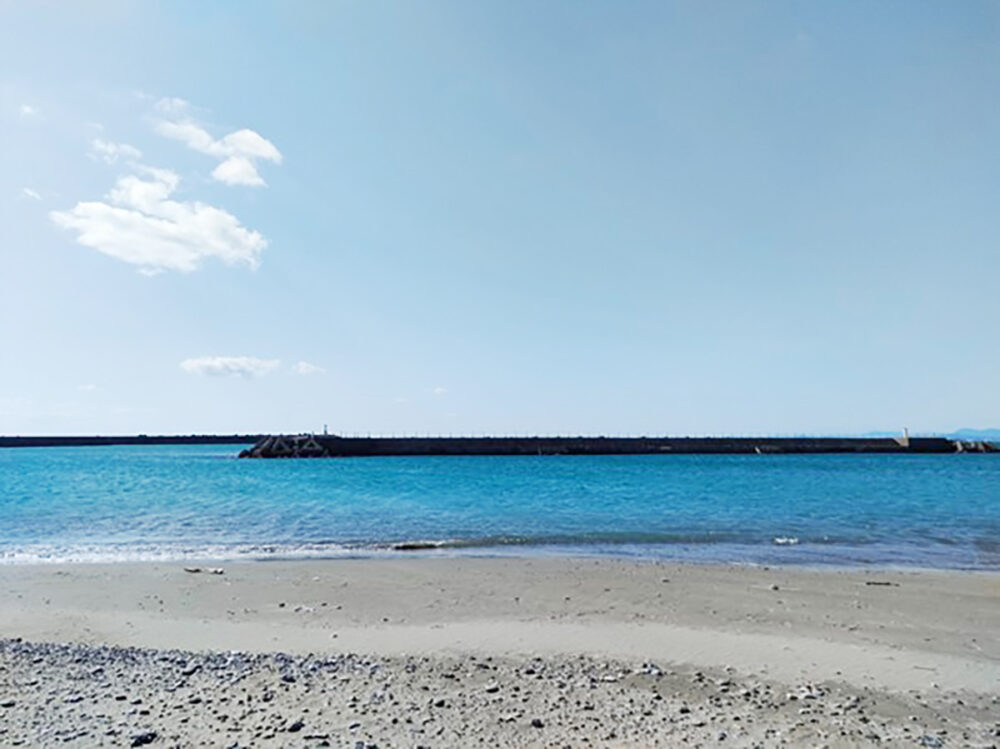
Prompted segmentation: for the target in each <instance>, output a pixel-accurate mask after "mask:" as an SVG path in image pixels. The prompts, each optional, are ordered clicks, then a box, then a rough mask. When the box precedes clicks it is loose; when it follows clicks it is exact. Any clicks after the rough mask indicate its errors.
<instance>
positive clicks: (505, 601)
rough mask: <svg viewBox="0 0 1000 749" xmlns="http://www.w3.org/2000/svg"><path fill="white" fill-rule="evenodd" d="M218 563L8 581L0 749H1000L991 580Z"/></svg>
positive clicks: (744, 570) (999, 665)
mask: <svg viewBox="0 0 1000 749" xmlns="http://www.w3.org/2000/svg"><path fill="white" fill-rule="evenodd" d="M216 564H217V563H208V564H201V565H198V566H199V567H201V569H202V571H200V572H187V571H185V569H184V567H185V565H181V564H116V565H67V566H56V565H37V566H6V567H0V637H2V638H10V639H7V640H5V641H3V643H2V644H0V743H7V744H16V743H23V744H28V745H41V746H47V745H52V744H53V743H56V742H62V741H64V740H67V741H73V740H75V741H76V743H78V744H79V745H81V746H90V745H96V744H104V743H106V744H109V745H131V744H134V745H137V746H138V745H142V743H144V742H147V741H148V742H149V743H151V745H164V746H170V745H179V746H188V745H192V744H197V743H200V742H204V743H205V744H206V745H221V746H233V745H238V746H249V745H258V744H266V745H274V746H286V745H287V746H317V745H332V746H351V747H356V746H371V745H376V746H411V747H412V746H418V745H423V746H464V745H473V744H475V745H484V746H493V745H539V746H565V745H570V746H581V745H622V746H636V745H639V746H645V745H661V746H673V745H678V744H682V743H687V744H692V745H696V744H713V745H715V744H718V743H719V742H724V743H723V744H721V745H723V746H776V745H780V744H791V745H802V746H823V745H830V746H855V745H866V744H875V743H880V744H881V745H893V744H899V745H904V746H993V745H996V744H997V743H998V742H1000V635H998V633H1000V575H998V574H995V573H963V572H939V571H906V572H900V571H893V572H889V571H863V570H850V571H838V570H819V571H814V570H803V569H790V568H784V567H774V568H770V569H768V568H754V567H737V566H696V565H671V564H657V563H646V562H642V563H638V562H626V561H617V560H606V559H605V560H594V559H475V558H463V559H434V558H410V559H381V560H328V561H300V562H241V563H222V567H223V568H224V573H223V574H212V573H211V572H210V571H209V568H210V567H212V566H215V565H216ZM186 566H188V567H190V566H191V565H190V564H188V565H186ZM13 638H20V639H21V641H17V640H15V639H13ZM45 643H72V644H73V645H47V644H45ZM232 651H238V653H233V652H232ZM213 652H214V653H215V655H211V653H213ZM199 653H200V654H199ZM267 653H272V655H264V654H267ZM350 653H355V654H357V653H360V654H362V655H360V656H349V655H345V654H350ZM275 654H277V655H275ZM281 654H286V655H281ZM299 724H301V725H299Z"/></svg>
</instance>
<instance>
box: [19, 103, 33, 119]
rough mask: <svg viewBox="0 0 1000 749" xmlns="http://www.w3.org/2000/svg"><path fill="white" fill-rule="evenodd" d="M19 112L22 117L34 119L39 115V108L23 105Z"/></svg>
mask: <svg viewBox="0 0 1000 749" xmlns="http://www.w3.org/2000/svg"><path fill="white" fill-rule="evenodd" d="M17 112H18V114H20V115H21V116H22V117H34V116H35V115H37V114H38V108H37V107H33V106H31V105H30V104H22V105H21V106H19V107H18V108H17Z"/></svg>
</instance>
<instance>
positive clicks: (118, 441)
mask: <svg viewBox="0 0 1000 749" xmlns="http://www.w3.org/2000/svg"><path fill="white" fill-rule="evenodd" d="M261 438H262V435H259V434H183V435H176V434H174V435H147V434H135V435H118V436H115V435H91V436H64V437H60V436H37V437H30V436H28V437H21V436H11V437H3V436H0V447H100V446H104V445H252V444H255V443H256V442H258V441H259V440H260V439H261Z"/></svg>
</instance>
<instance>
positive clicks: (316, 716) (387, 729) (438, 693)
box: [0, 639, 997, 749]
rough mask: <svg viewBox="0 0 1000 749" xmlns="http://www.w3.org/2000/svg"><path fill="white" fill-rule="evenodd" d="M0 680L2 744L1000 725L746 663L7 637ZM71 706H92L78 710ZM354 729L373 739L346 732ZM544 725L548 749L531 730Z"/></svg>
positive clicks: (922, 699) (649, 738)
mask: <svg viewBox="0 0 1000 749" xmlns="http://www.w3.org/2000/svg"><path fill="white" fill-rule="evenodd" d="M484 671H485V672H486V673H483V672H484ZM182 672H188V673H187V674H186V676H185V678H184V679H182V680H181V681H180V682H178V681H177V678H178V675H179V674H180V673H182ZM0 674H2V675H3V679H4V681H3V684H4V687H3V688H4V689H5V690H6V689H8V688H10V686H9V685H14V687H13V688H16V689H17V690H18V692H17V694H18V698H17V700H16V702H15V700H14V699H11V698H9V697H7V696H3V695H0V707H2V708H4V709H5V710H6V712H2V713H0V715H2V717H3V720H0V744H2V745H4V746H7V745H23V746H55V745H59V744H62V743H63V742H64V740H69V741H74V740H75V741H76V742H77V743H79V744H80V745H81V746H82V745H94V744H100V743H102V742H104V743H108V744H117V745H124V746H129V745H132V746H144V745H146V744H149V743H153V744H156V745H159V744H161V743H162V744H163V745H164V746H167V745H171V746H194V745H199V744H200V745H213V746H230V747H248V746H258V745H267V744H269V743H278V744H280V743H289V744H290V745H291V741H290V740H291V739H292V735H293V734H294V735H295V738H296V740H299V741H301V740H302V739H305V740H306V743H307V745H311V746H317V745H323V744H324V743H325V744H326V745H329V744H334V745H338V746H357V745H361V746H364V747H365V749H370V747H372V746H375V745H380V746H397V745H399V746H416V745H418V742H419V745H424V746H427V745H433V746H448V745H456V741H458V737H462V741H463V744H465V745H480V746H500V745H522V744H525V743H528V744H532V743H538V742H539V740H540V738H542V737H544V738H545V743H547V744H550V745H552V746H564V745H567V744H568V745H572V746H582V745H585V744H590V745H594V744H601V743H602V742H604V743H611V744H614V745H621V746H650V745H671V746H676V745H681V744H687V745H702V746H707V745H709V744H711V743H713V742H715V741H718V742H722V741H725V742H726V744H727V745H728V744H732V745H734V746H751V745H754V744H755V743H757V744H759V743H761V742H762V741H763V743H766V744H767V745H769V746H770V745H772V744H776V743H780V741H782V740H785V741H787V742H788V743H791V744H794V745H803V746H822V745H846V746H853V745H859V744H864V743H865V742H866V741H868V740H869V739H866V737H870V736H874V735H875V733H876V732H877V734H878V736H879V739H880V740H881V741H882V742H883V743H884V744H888V745H910V746H915V745H917V746H923V747H925V748H926V747H930V748H931V749H935V748H940V747H943V746H945V744H946V739H947V744H948V745H950V744H951V743H955V744H956V745H979V746H989V745H991V744H994V743H995V742H996V737H995V736H993V733H992V732H993V731H994V729H996V728H997V726H994V725H993V724H990V725H985V724H980V723H977V722H976V721H975V720H974V717H975V716H977V715H979V716H981V715H986V714H993V712H995V708H996V704H995V703H991V702H990V700H991V699H992V697H991V696H988V695H987V696H977V695H975V694H961V695H959V694H956V693H954V692H948V691H946V690H939V691H937V692H931V693H920V694H916V693H915V694H914V695H911V696H906V695H893V694H888V693H882V692H877V691H865V692H863V694H864V695H865V696H864V700H863V707H862V700H861V699H860V698H859V696H858V695H859V694H862V692H860V691H859V690H852V689H851V688H849V687H846V686H845V685H843V684H840V685H838V684H836V683H830V684H827V683H824V684H823V685H822V686H820V685H818V684H812V683H798V684H794V683H793V684H785V685H783V686H782V685H780V684H778V683H775V682H768V681H764V680H762V679H760V678H759V677H758V678H754V679H750V678H747V677H745V676H743V675H741V674H740V672H739V671H738V670H737V669H707V668H706V669H705V670H704V672H700V671H699V672H694V671H692V670H689V669H687V668H684V667H674V668H673V669H671V670H669V671H663V670H661V669H660V668H658V667H656V666H654V665H653V664H650V663H643V664H638V663H634V662H633V663H628V662H616V661H609V660H597V659H594V658H592V657H583V656H579V657H562V658H560V657H547V658H534V659H530V660H523V659H517V658H512V657H494V658H486V657H482V656H480V657H478V658H473V657H472V656H443V655H442V656H434V657H409V658H407V657H384V658H375V657H372V656H360V655H350V654H330V653H323V654H314V655H311V656H310V655H306V656H293V655H288V654H281V653H272V654H254V653H242V652H226V653H201V654H194V653H188V652H181V651H171V650H165V651H157V650H145V649H139V648H109V647H94V646H86V645H58V644H43V643H25V642H19V641H15V640H4V639H0ZM486 676H488V677H491V678H490V679H489V681H484V682H482V683H480V682H478V681H477V680H478V679H481V678H483V677H486ZM276 680H279V681H276ZM173 690H176V693H174V692H173ZM484 691H485V693H486V694H490V695H497V696H496V697H491V698H489V699H485V698H484V697H483V694H484ZM783 698H787V699H783ZM959 699H961V701H962V702H964V703H965V704H964V705H961V706H958V700H959ZM67 701H70V703H71V704H73V705H77V704H78V705H79V707H74V708H72V709H68V708H64V707H63V704H64V703H66V702H67ZM15 704H16V706H17V708H18V709H16V710H10V709H9V708H12V707H15ZM195 705H198V707H197V708H196V707H194V706H195ZM138 706H141V709H140V708H139V707H138ZM956 706H957V707H956ZM444 707H447V708H448V709H447V710H440V709H438V710H434V709H433V708H444ZM959 709H961V710H962V711H963V712H962V713H956V712H955V711H956V710H959ZM862 710H863V711H864V712H862ZM835 713H838V714H836V715H835ZM40 715H45V720H39V718H38V716H40ZM910 716H914V717H916V718H917V719H918V721H927V722H930V723H932V724H935V722H936V720H937V719H938V718H940V719H941V720H942V721H943V720H944V719H945V718H947V719H948V720H949V722H948V728H949V730H950V733H949V734H948V735H947V736H945V734H943V733H941V732H939V731H936V730H935V731H934V732H933V733H923V732H924V731H927V730H928V729H927V728H917V726H920V725H924V726H926V725H927V722H924V723H921V722H915V721H913V720H912V719H911V718H910ZM935 716H936V717H935ZM966 716H971V717H966ZM359 718H360V719H359ZM362 721H363V725H364V728H363V729H362ZM151 724H152V725H151ZM307 726H308V728H309V733H308V734H306V732H305V729H306V727H307ZM345 726H347V727H348V730H350V731H359V732H358V733H354V734H353V735H352V734H347V735H345V734H344V731H345V729H344V727H345ZM543 728H544V729H545V731H544V733H541V732H540V733H538V734H533V735H534V736H535V737H536V738H535V739H534V741H531V740H527V737H526V736H525V734H524V733H523V732H524V731H526V730H528V731H533V730H540V729H543ZM361 730H363V732H360V731H361ZM921 734H923V735H921ZM281 735H285V736H286V737H287V738H286V740H285V741H284V742H282V740H281V739H280V736H281ZM331 737H337V738H331ZM959 737H960V738H959ZM81 739H82V741H81ZM870 740H872V741H873V740H874V739H870ZM356 741H357V743H355V742H356ZM320 742H322V743H320Z"/></svg>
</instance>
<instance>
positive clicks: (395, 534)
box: [0, 445, 1000, 569]
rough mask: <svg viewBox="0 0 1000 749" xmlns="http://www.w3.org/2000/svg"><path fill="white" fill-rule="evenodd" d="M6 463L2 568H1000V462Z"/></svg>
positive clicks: (24, 452)
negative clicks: (334, 561) (302, 560)
mask: <svg viewBox="0 0 1000 749" xmlns="http://www.w3.org/2000/svg"><path fill="white" fill-rule="evenodd" d="M240 447H241V446H236V445H234V446H219V445H212V446H167V447H160V446H142V447H95V448H81V447H75V448H18V449H5V450H0V563H18V562H34V561H100V560H146V559H149V560H153V559H181V558H234V557H235V558H284V557H302V556H315V557H335V556H369V555H391V554H407V553H413V552H408V551H400V550H397V549H394V548H393V547H394V546H395V545H396V544H400V543H412V542H426V543H429V544H434V545H435V546H434V548H431V549H424V550H422V551H420V552H418V553H422V554H432V555H447V554H488V555H511V554H513V555H549V554H574V555H578V554H595V555H613V556H627V557H654V558H666V559H680V560H688V561H727V562H731V561H736V562H744V563H759V564H780V563H796V564H837V565H865V564H877V565H890V566H895V565H913V566H922V567H960V568H978V569H1000V456H991V455H912V456H911V455H820V456H805V455H736V456H721V455H689V456H685V455H648V456H596V457H595V456H579V457H577V456H562V457H555V456H546V457H431V458H426V457H413V458H410V457H399V458H354V459H324V460H237V459H236V457H235V456H236V453H237V452H238V451H239V448H240Z"/></svg>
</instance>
